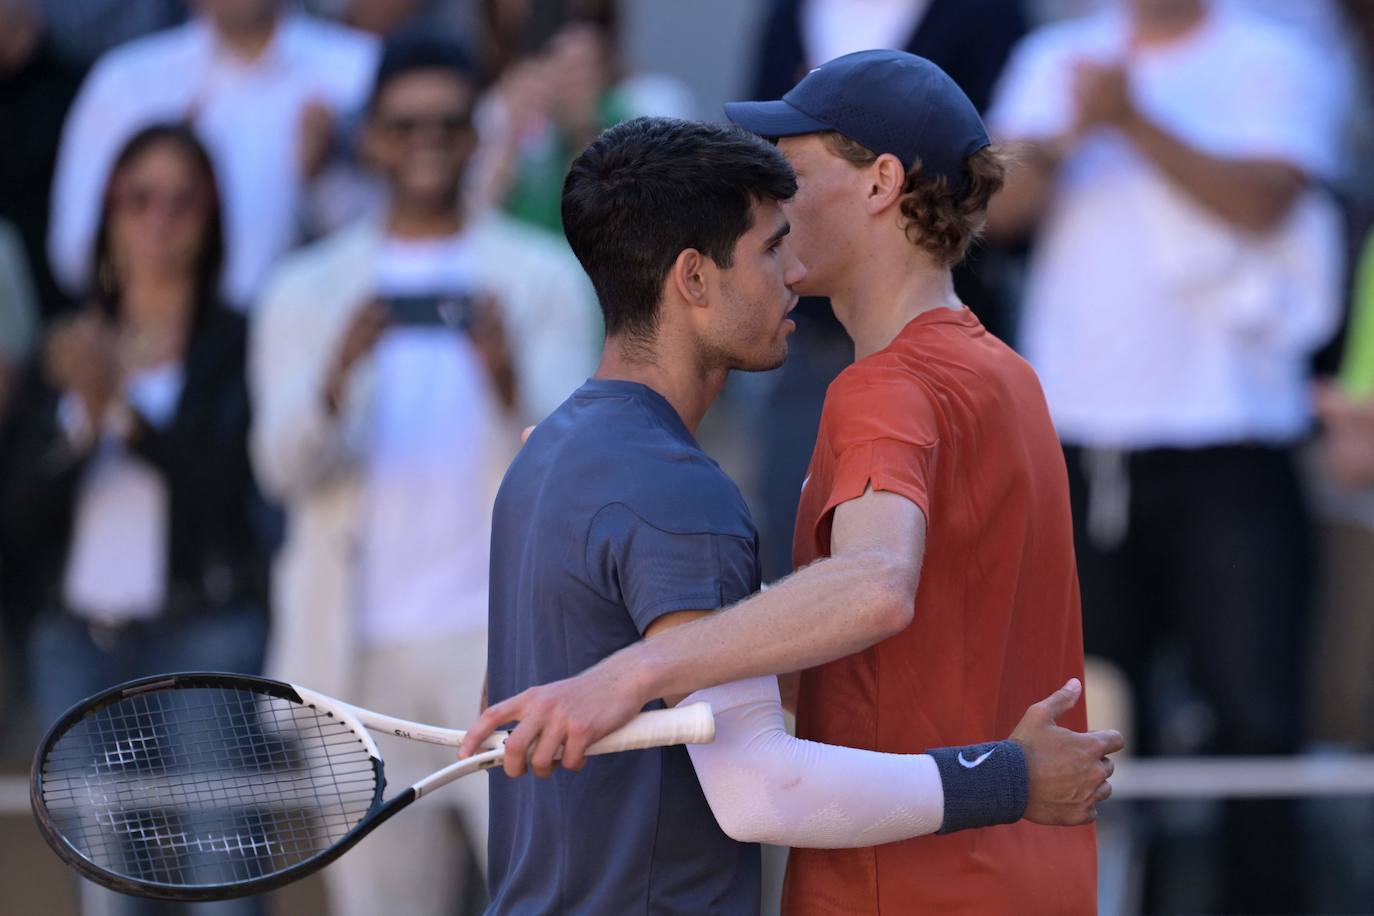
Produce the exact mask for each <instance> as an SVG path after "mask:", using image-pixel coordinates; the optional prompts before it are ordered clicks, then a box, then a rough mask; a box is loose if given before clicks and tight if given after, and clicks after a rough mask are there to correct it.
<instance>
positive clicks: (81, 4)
mask: <svg viewBox="0 0 1374 916" xmlns="http://www.w3.org/2000/svg"><path fill="white" fill-rule="evenodd" d="M741 10H745V12H741ZM727 11H728V12H729V15H728V16H727V17H726V19H727V20H728V21H723V22H722V24H721V28H722V29H727V28H728V29H743V28H748V29H751V30H753V31H752V33H751V34H754V35H755V36H756V37H755V39H754V40H753V42H752V46H751V47H750V48H749V49H748V50H749V57H748V60H747V61H745V62H744V65H743V67H742V68H741V69H740V72H741V73H744V74H745V75H746V79H744V80H743V81H741V83H740V85H738V86H735V87H733V88H732V90H731V94H732V96H733V97H737V98H745V97H748V98H759V99H768V98H776V97H778V96H780V95H781V94H782V93H783V92H785V91H786V90H787V89H788V88H790V87H791V85H792V84H793V83H795V82H796V80H797V79H798V78H799V77H800V76H801V75H803V74H805V73H806V71H807V70H808V69H809V68H811V67H814V66H816V65H818V64H820V63H822V62H824V61H826V60H828V59H831V58H833V57H836V56H839V55H841V54H844V53H848V52H850V51H854V50H860V49H864V48H873V47H893V48H903V49H906V50H909V51H912V52H914V53H917V54H921V55H923V56H926V57H929V58H930V59H932V60H934V61H935V62H936V63H938V64H940V65H941V66H942V67H944V68H945V69H946V70H947V71H948V72H949V73H950V75H951V76H952V77H953V78H954V79H955V80H956V81H957V82H959V84H960V85H961V86H962V87H963V88H964V90H965V91H966V92H967V93H968V94H969V96H970V97H971V98H972V99H973V101H974V102H975V104H976V105H977V106H978V107H979V108H980V109H981V110H982V111H984V113H985V116H986V119H987V121H988V125H989V128H990V130H991V131H992V133H993V134H994V136H995V137H996V139H997V141H998V142H999V143H1003V144H1006V145H1008V146H1009V147H1010V148H1012V149H1013V151H1014V155H1015V159H1016V167H1015V169H1014V170H1013V173H1012V175H1011V179H1010V180H1009V182H1008V186H1007V189H1006V190H1005V191H1004V192H1003V193H1002V194H1001V195H1000V196H999V197H998V198H997V199H995V200H994V202H993V209H992V212H991V213H990V218H989V225H988V232H987V238H986V240H985V242H984V244H983V245H982V246H981V247H980V248H979V250H978V251H977V253H976V255H975V256H974V257H973V258H972V259H971V261H970V262H969V263H968V264H967V265H965V266H964V267H963V268H962V269H961V270H960V272H959V274H958V276H957V281H958V288H959V292H960V295H961V297H962V298H963V299H964V301H965V302H967V303H968V304H969V305H970V306H971V307H972V308H973V309H974V310H975V311H976V312H978V314H979V315H980V317H981V318H982V320H983V322H984V324H986V325H987V326H988V327H989V328H990V329H992V330H993V331H995V332H996V333H998V334H999V335H1000V336H1002V337H1004V338H1005V339H1007V340H1008V341H1009V342H1010V343H1012V344H1013V345H1014V346H1015V347H1016V348H1017V349H1018V350H1019V351H1020V352H1021V353H1022V354H1023V355H1024V356H1025V357H1026V358H1027V359H1028V360H1029V361H1030V362H1031V364H1032V365H1033V366H1034V367H1035V369H1036V370H1037V372H1038V373H1039V375H1040V377H1041V380H1042V383H1043V385H1044V388H1045V392H1046V397H1047V399H1048V401H1049V405H1050V408H1051V411H1052V413H1053V415H1054V418H1055V422H1056V425H1057V428H1058V429H1059V432H1060V434H1061V438H1062V439H1063V443H1064V447H1065V455H1066V459H1067V462H1068V468H1069V475H1070V483H1071V490H1072V493H1073V500H1074V507H1073V508H1074V519H1075V526H1076V542H1077V543H1076V547H1077V554H1078V560H1079V574H1080V579H1081V583H1082V588H1083V601H1084V627H1085V639H1086V645H1087V649H1088V652H1089V653H1090V654H1091V655H1092V656H1094V657H1095V658H1097V659H1099V660H1101V663H1102V664H1104V665H1108V666H1110V668H1109V669H1108V670H1115V671H1116V672H1118V673H1119V674H1120V675H1121V676H1122V678H1123V682H1124V683H1125V685H1126V696H1125V699H1124V701H1123V706H1122V709H1123V710H1124V712H1123V715H1129V718H1130V721H1131V722H1132V723H1133V725H1132V726H1131V728H1130V742H1131V747H1132V753H1136V754H1140V755H1152V754H1167V755H1180V754H1228V755H1250V754H1260V755H1269V754H1293V753H1299V752H1304V753H1313V752H1317V751H1318V750H1325V751H1326V752H1331V751H1332V750H1333V749H1335V750H1364V751H1369V750H1371V749H1374V675H1371V674H1370V672H1371V671H1374V234H1371V231H1370V229H1371V226H1374V173H1372V172H1371V166H1370V163H1371V162H1374V107H1372V105H1371V97H1372V96H1374V91H1371V89H1372V86H1374V83H1372V82H1371V73H1374V0H1303V2H1301V3H1294V2H1291V0H1025V2H1020V0H752V2H750V3H743V4H734V3H730V4H722V3H702V4H701V5H700V10H699V11H698V13H697V15H711V14H712V13H713V12H714V13H720V14H722V15H724V14H725V13H726V12H727ZM673 15H682V12H681V10H680V9H679V10H678V11H677V12H676V13H673V12H672V11H670V4H669V3H668V0H642V2H640V0H636V2H633V3H631V2H623V3H616V2H615V0H306V2H299V0H0V136H3V138H4V140H3V142H0V649H3V656H0V679H2V681H3V683H2V684H0V726H3V729H4V732H3V733H4V734H5V736H7V737H8V738H9V739H10V740H9V741H8V742H7V744H9V745H15V744H16V743H17V744H19V745H22V748H24V749H27V748H31V747H32V746H33V743H34V741H35V739H36V731H39V730H41V729H43V728H45V727H46V726H47V725H48V724H49V723H51V722H52V721H53V720H54V719H56V718H57V716H58V715H59V714H60V713H61V712H62V711H63V710H64V709H66V708H67V707H68V706H70V705H71V704H72V703H74V702H76V701H77V700H79V699H81V698H82V697H84V696H87V695H89V694H92V693H94V692H96V691H98V690H100V689H102V688H104V687H107V686H110V685H112V684H115V683H118V682H120V681H122V680H127V679H130V678H133V677H138V676H142V675H145V674H154V673H159V672H164V671H169V670H190V669H213V670H229V671H241V672H246V673H262V672H265V673H267V674H269V675H272V676H277V677H282V678H288V679H290V680H292V681H296V682H299V683H302V684H306V685H309V686H310V687H311V688H313V689H316V690H319V691H321V692H324V693H327V694H331V695H334V696H338V697H341V698H343V699H346V700H348V701H350V702H353V703H357V704H359V705H363V706H367V707H370V708H374V709H378V710H381V711H384V712H387V713H389V714H392V715H397V716H402V717H405V718H410V719H416V720H421V721H430V722H436V723H442V724H446V725H452V726H455V727H461V726H462V725H463V724H464V723H466V722H467V721H468V720H469V719H471V718H472V717H474V715H475V714H476V711H477V709H478V706H479V703H480V700H481V695H482V691H483V673H484V671H485V661H486V634H485V630H486V607H487V577H488V567H487V553H488V528H489V524H488V522H489V512H490V504H491V500H492V497H493V496H494V493H495V488H496V485H497V483H498V482H499V480H500V476H501V474H502V472H503V470H504V467H505V466H506V464H507V462H508V461H509V459H510V457H511V455H512V454H513V452H514V450H515V449H516V448H518V447H519V432H520V430H521V429H522V428H523V427H524V426H526V425H528V424H532V423H536V422H538V420H539V419H540V418H541V417H542V416H544V415H545V414H547V413H548V412H549V411H551V410H552V409H553V408H554V407H555V406H556V405H557V404H559V403H560V402H561V401H562V400H563V398H564V397H565V396H566V395H567V394H569V393H570V392H571V391H572V390H573V389H574V388H575V387H576V386H577V385H578V384H580V382H581V381H582V380H583V379H584V378H585V377H586V376H587V375H589V374H590V373H591V372H592V371H593V369H594V367H595V364H596V358H597V351H598V347H599V342H600V334H601V329H600V324H599V312H598V308H597V305H596V302H595V298H594V295H593V293H592V290H591V288H590V284H589V283H588V282H587V280H586V278H585V276H584V275H583V274H582V271H581V269H580V267H579V266H578V264H577V262H576V261H575V260H574V259H573V258H572V256H571V254H570V252H569V251H568V249H567V246H566V244H565V242H564V241H563V238H562V232H561V227H560V216H559V197H560V193H561V188H562V182H563V177H564V174H565V172H566V170H567V167H568V165H569V163H570V162H571V160H572V158H573V157H574V156H575V155H576V154H577V152H579V151H580V150H581V148H582V147H583V146H585V145H586V144H587V143H588V142H589V141H590V140H591V139H592V138H593V137H595V136H596V134H597V133H598V132H599V131H601V130H603V129H604V128H606V127H608V126H611V125H613V124H615V123H618V122H620V121H623V120H626V119H629V118H633V117H635V116H639V115H646V114H653V115H672V116H678V117H704V118H709V119H715V120H719V119H721V116H722V113H721V112H720V111H719V110H715V108H714V105H712V106H709V107H708V106H707V105H705V104H703V98H702V96H703V95H705V94H708V93H703V92H701V91H699V90H698V88H697V87H698V86H699V85H705V83H706V82H707V81H708V80H707V78H708V76H709V74H710V71H713V70H716V69H718V68H719V67H721V66H722V65H723V63H724V62H722V61H720V60H719V59H717V56H718V54H719V51H718V49H716V48H713V47H702V48H700V49H699V53H696V54H693V55H689V56H688V57H689V58H690V59H693V60H695V61H696V62H697V63H696V68H695V69H691V68H679V69H680V70H681V72H674V73H671V74H664V73H655V72H652V68H644V67H638V68H636V67H634V66H632V65H631V61H632V60H637V61H641V62H642V61H645V60H650V59H653V58H654V51H655V48H656V47H658V48H663V47H666V46H668V45H671V44H672V43H673V41H674V38H673V36H672V35H664V34H663V33H662V32H663V29H667V28H669V27H670V25H671V22H672V16H673ZM631 16H637V17H638V19H637V20H636V21H637V22H638V23H639V24H640V26H641V27H640V28H639V29H638V30H636V31H635V32H634V34H633V36H632V34H631V30H630V29H629V28H628V27H627V22H628V20H629V19H630V18H631ZM655 22H658V23H659V25H660V26H661V27H662V28H661V29H660V28H656V26H655ZM646 23H647V25H645V24H646ZM655 42H657V43H658V44H657V45H655ZM715 101H717V100H714V99H713V100H712V102H713V103H714V102H715ZM796 314H797V323H798V331H797V333H796V335H795V336H794V337H793V340H792V348H791V356H790V358H789V360H788V362H787V364H786V365H785V366H784V367H783V368H782V369H780V370H777V371H776V372H774V373H769V374H767V375H765V376H762V377H756V378H752V379H741V380H738V384H736V385H735V386H734V387H732V388H731V389H730V391H729V392H728V396H727V398H726V400H725V403H724V404H723V405H722V407H721V409H720V410H719V412H720V413H722V414H723V415H724V416H725V417H726V419H725V420H722V421H720V422H716V423H714V424H708V426H707V428H706V432H704V434H703V435H704V436H706V437H708V439H709V440H710V441H707V442H706V443H705V445H706V447H707V449H708V451H715V450H719V452H720V453H722V455H723V456H727V457H723V459H722V460H723V461H724V463H726V465H727V469H729V470H731V471H732V472H736V473H737V474H738V476H739V477H740V478H741V479H742V481H743V482H744V483H745V489H746V495H747V496H748V498H749V501H750V503H751V506H752V508H753V509H754V511H755V513H756V514H757V515H758V517H759V519H760V522H761V530H762V540H763V551H764V560H765V567H766V573H767V575H768V577H770V578H776V577H778V576H781V575H785V574H786V573H787V572H788V571H789V570H790V545H791V541H792V537H791V529H792V518H793V513H794V512H795V508H796V505H795V504H796V496H797V493H798V492H799V491H800V489H801V485H802V476H803V474H804V469H805V467H806V464H807V461H808V459H809V457H810V453H811V448H812V445H813V443H814V438H815V433H816V427H817V423H818V419H819V411H820V404H821V401H822V398H823V397H824V393H825V389H826V386H827V385H828V384H829V382H830V381H831V380H832V379H833V378H834V376H835V375H836V374H838V372H839V371H840V369H841V368H843V366H844V365H845V364H846V363H847V362H848V361H850V360H851V359H852V356H853V353H852V348H851V347H850V345H849V343H848V340H847V338H846V337H845V336H844V332H843V330H842V329H841V328H840V326H839V325H838V323H837V322H836V321H835V320H834V318H833V316H832V315H831V314H830V312H829V309H828V306H827V304H826V302H825V301H824V300H803V302H802V303H801V305H800V306H799V308H798V310H797V313H796ZM1110 724H1113V725H1117V726H1120V725H1123V724H1125V723H1124V722H1118V723H1110ZM409 744H410V742H396V744H395V745H394V747H393V746H391V745H387V746H385V747H384V750H385V751H386V756H387V761H388V767H395V768H396V769H397V770H399V771H400V772H403V773H407V774H410V773H417V774H418V773H419V772H422V771H428V770H430V769H433V768H435V767H436V766H437V765H439V764H440V763H442V762H444V759H445V757H446V754H445V753H444V752H443V751H441V750H440V751H434V750H433V749H430V748H425V747H422V748H420V749H418V750H416V749H415V748H413V747H408V746H407V745H409ZM25 752H26V751H25ZM18 757H19V758H20V759H22V758H23V754H19V755H18ZM484 778H485V777H483V778H481V779H478V778H473V779H469V780H464V781H462V782H460V783H458V784H456V785H455V786H453V787H450V788H449V789H447V790H445V794H444V798H445V799H446V800H447V801H448V803H449V804H448V806H447V807H446V806H445V805H443V804H435V805H427V806H417V807H416V808H415V809H414V811H413V813H408V814H407V817H406V818H405V819H404V821H405V823H404V824H389V825H387V827H385V828H383V830H382V831H381V832H382V833H383V834H386V836H385V837H378V838H374V839H373V840H371V841H369V842H367V843H364V844H361V845H360V846H359V847H357V848H356V849H355V850H354V851H352V852H350V853H349V858H350V862H351V863H352V864H353V866H354V867H353V868H352V869H350V870H340V869H331V870H327V871H326V872H325V879H326V883H327V886H328V891H329V896H330V901H331V907H332V912H334V913H337V914H352V913H356V914H374V913H379V912H385V911H387V910H392V911H395V912H403V913H407V914H410V913H417V914H418V913H436V914H437V913H453V912H459V911H462V909H463V907H464V906H468V907H472V906H480V902H481V899H482V893H483V890H482V887H481V878H480V875H481V863H482V862H483V860H484V858H485V840H486V786H485V782H484V781H483V780H484ZM1364 804H1366V809H1365V810H1367V812H1368V816H1366V817H1365V818H1364V819H1363V821H1361V820H1360V819H1359V818H1355V819H1354V822H1353V826H1352V823H1351V819H1350V818H1348V817H1347V818H1346V819H1345V822H1344V824H1343V829H1346V830H1347V833H1345V834H1341V841H1340V843H1339V844H1336V845H1338V846H1339V850H1338V851H1337V852H1336V853H1334V854H1332V855H1328V854H1327V852H1329V850H1328V849H1327V847H1323V846H1321V844H1320V843H1315V844H1311V843H1305V842H1300V839H1301V838H1303V837H1305V836H1307V835H1308V834H1310V833H1311V832H1313V831H1312V830H1310V829H1309V826H1307V825H1305V823H1304V817H1306V816H1307V814H1306V813H1305V812H1306V811H1307V809H1306V808H1304V807H1303V806H1302V805H1300V804H1297V803H1293V802H1265V803H1237V804H1234V805H1228V806H1220V807H1218V808H1217V810H1215V811H1212V812H1211V813H1210V814H1209V815H1208V816H1206V817H1203V818H1202V819H1201V820H1199V818H1198V817H1196V816H1183V817H1181V818H1180V817H1176V816H1169V815H1168V814H1167V811H1166V812H1165V814H1159V813H1158V812H1156V813H1153V814H1149V815H1147V816H1144V817H1142V818H1140V819H1139V820H1138V822H1137V823H1136V824H1135V825H1134V826H1133V828H1132V829H1133V830H1135V831H1138V832H1139V833H1140V834H1141V835H1142V836H1143V841H1142V842H1143V845H1144V849H1145V850H1146V856H1145V861H1146V862H1147V863H1148V869H1147V871H1146V876H1147V877H1146V880H1145V881H1144V884H1143V887H1142V889H1141V894H1142V895H1143V896H1142V902H1141V904H1140V905H1141V906H1142V907H1144V908H1146V909H1149V910H1151V911H1163V912H1170V911H1179V912H1184V911H1192V912H1200V911H1222V912H1242V911H1243V912H1304V911H1321V910H1322V909H1323V908H1329V909H1331V910H1339V911H1353V910H1360V909H1363V908H1364V907H1365V906H1366V905H1367V904H1368V902H1369V900H1371V899H1374V867H1372V866H1371V865H1370V862H1374V826H1371V823H1370V822H1371V821H1374V803H1364ZM1166 807H1167V806H1166ZM1326 826H1330V825H1326ZM1197 837H1201V838H1202V839H1201V840H1198V839H1197ZM1190 844H1191V845H1190ZM1199 844H1200V845H1199ZM1309 847H1310V848H1309ZM1199 849H1200V850H1202V852H1201V854H1199V852H1198V850H1199ZM1304 857H1306V858H1304ZM1317 860H1321V862H1320V864H1319V865H1318V864H1313V863H1315V862H1316V861H1317ZM463 861H471V862H472V863H474V864H473V867H471V868H469V869H466V870H465V869H464V868H462V867H460V866H458V865H456V864H455V863H460V862H463ZM1199 863H1201V865H1200V864H1199ZM1361 901H1362V902H1361ZM83 902H84V905H85V906H86V908H87V909H88V911H89V912H128V913H137V912H151V910H147V909H146V908H144V907H143V905H142V904H141V903H140V902H138V901H135V900H133V899H132V898H121V897H115V896H114V895H112V894H109V893H107V892H102V891H97V890H96V889H94V888H92V887H89V886H88V887H85V888H83ZM101 908H103V909H101ZM262 911H263V904H262V902H261V901H258V900H247V901H241V902H238V903H236V904H231V905H227V906H226V908H225V912H243V913H256V912H262Z"/></svg>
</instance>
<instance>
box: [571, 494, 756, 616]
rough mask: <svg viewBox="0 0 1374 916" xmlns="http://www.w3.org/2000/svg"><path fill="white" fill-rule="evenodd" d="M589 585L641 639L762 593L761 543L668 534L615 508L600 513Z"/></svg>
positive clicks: (699, 533) (713, 534)
mask: <svg viewBox="0 0 1374 916" xmlns="http://www.w3.org/2000/svg"><path fill="white" fill-rule="evenodd" d="M588 552H589V556H588V567H589V573H590V577H591V579H592V580H593V582H594V583H596V585H597V587H598V590H600V591H602V592H603V593H604V594H605V596H606V597H607V598H608V599H610V600H612V601H617V602H620V603H623V604H624V605H625V607H626V609H627V610H628V611H629V613H630V617H631V618H632V619H633V620H634V623H635V626H636V627H637V628H638V629H639V632H640V633H641V634H643V633H644V632H645V631H646V630H648V629H649V627H650V626H651V625H652V624H653V622H654V621H655V620H657V619H658V618H659V617H662V616H663V615H664V614H670V613H673V612H674V611H692V610H715V609H716V608H720V607H724V606H725V605H727V604H732V603H734V602H736V601H739V600H741V599H743V598H745V597H747V596H748V595H750V594H752V593H753V592H755V591H757V590H758V585H759V580H758V541H757V538H756V537H754V536H752V535H746V534H730V533H722V532H720V531H717V530H702V529H698V530H691V529H690V528H689V529H687V530H669V529H667V528H665V527H662V526H661V525H655V524H651V523H650V522H648V521H646V520H645V519H643V518H641V517H640V516H639V515H638V514H637V513H635V512H634V511H633V510H632V509H631V508H630V507H628V506H626V505H624V504H622V503H615V504H612V505H609V506H607V507H605V508H604V509H602V510H601V511H600V512H599V513H597V516H596V518H595V519H594V520H593V522H592V530H591V535H590V537H589V543H588Z"/></svg>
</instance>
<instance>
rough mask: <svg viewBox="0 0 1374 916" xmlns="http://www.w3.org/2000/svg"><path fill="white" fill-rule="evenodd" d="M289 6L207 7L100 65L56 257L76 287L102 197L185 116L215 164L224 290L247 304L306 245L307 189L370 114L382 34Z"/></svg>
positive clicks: (258, 2)
mask: <svg viewBox="0 0 1374 916" xmlns="http://www.w3.org/2000/svg"><path fill="white" fill-rule="evenodd" d="M288 6H289V5H288V4H287V3H286V2H285V0H198V2H197V4H196V7H197V10H198V15H197V16H196V17H195V18H194V19H192V20H191V21H190V22H188V23H187V24H185V25H182V26H178V27H176V28H173V29H168V30H166V31H163V32H159V33H157V34H155V35H150V36H148V37H146V38H142V39H139V40H137V41H133V42H130V43H129V44H127V45H124V46H122V47H120V48H117V49H115V50H114V51H111V52H110V53H109V54H107V55H106V56H105V57H103V58H101V59H100V60H99V61H98V62H97V63H96V66H95V68H94V69H93V70H92V71H91V74H90V76H89V77H88V78H87V80H86V82H85V84H84V85H83V86H82V88H81V91H80V93H79V94H78V96H77V99H76V102H75V103H74V105H73V107H72V111H71V113H70V115H69V116H68V120H67V124H66V127H65V129H64V132H63V138H62V148H61V152H60V155H59V158H58V164H57V175H56V179H55V181H54V189H53V203H52V221H51V226H50V231H49V244H48V251H49V256H50V258H51V261H52V267H53V273H54V275H55V276H56V277H57V280H58V282H59V283H60V284H62V285H63V286H65V287H67V289H68V290H69V291H75V290H79V289H82V288H83V287H84V286H85V284H86V283H87V282H88V280H89V277H87V276H86V271H87V265H88V264H89V261H90V257H89V254H90V247H91V244H92V241H93V238H94V232H95V219H96V214H97V212H98V211H99V205H100V200H99V189H100V188H101V187H102V186H103V183H104V181H105V178H106V176H107V174H108V172H109V168H110V161H111V159H112V157H113V154H114V151H115V150H117V149H118V148H119V147H120V145H121V144H122V143H123V142H124V141H125V140H127V139H128V137H129V136H130V135H131V134H132V133H133V132H134V131H136V130H138V129H139V128H140V127H142V126H144V125H146V124H148V123H151V122H154V121H166V120H177V119H184V120H189V121H190V122H192V123H193V125H194V126H195V128H196V131H197V133H199V134H200V135H201V137H202V138H203V139H204V141H205V143H206V145H207V146H208V147H209V148H210V151H211V155H212V156H213V157H214V159H215V167H216V170H217V172H218V174H219V179H220V184H221V186H222V193H223V197H224V209H225V213H224V216H225V222H226V239H227V244H228V261H227V263H226V265H225V277H224V284H225V285H224V294H225V297H226V298H227V300H228V301H229V302H230V304H232V305H235V306H237V307H239V308H243V307H245V306H246V305H247V304H248V303H249V302H250V301H251V300H252V299H253V297H254V294H255V293H256V292H257V291H258V289H259V287H260V284H261V283H262V281H263V279H264V277H265V276H266V274H267V272H268V270H269V269H270V268H271V266H272V264H273V262H274V261H275V260H276V259H277V258H278V257H279V256H280V255H281V254H283V253H284V252H286V251H288V250H289V249H290V248H291V247H292V246H293V245H295V244H296V243H297V241H298V240H299V237H300V234H301V226H300V215H299V206H300V203H301V198H302V191H303V188H304V186H305V184H306V183H307V182H308V181H309V180H310V179H311V178H312V177H313V176H314V175H315V174H316V173H317V172H318V171H319V170H320V169H321V167H322V166H323V164H324V162H325V160H326V159H327V158H328V152H329V146H330V143H331V140H332V136H333V128H334V121H335V119H337V118H339V117H342V116H345V115H347V114H348V113H350V112H352V111H354V110H356V109H357V108H358V107H360V106H361V104H362V102H363V98H364V95H365V94H366V92H367V89H368V87H369V85H370V82H371V79H372V74H373V71H374V70H375V67H376V59H377V48H376V42H375V40H374V39H373V38H371V37H370V36H367V35H363V34H362V33H359V32H355V31H353V30H351V29H347V28H345V27H343V26H339V25H335V24H333V23H327V22H324V21H321V20H317V19H313V18H311V17H308V16H305V15H303V14H300V13H297V12H294V11H293V10H291V9H289V8H288Z"/></svg>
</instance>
